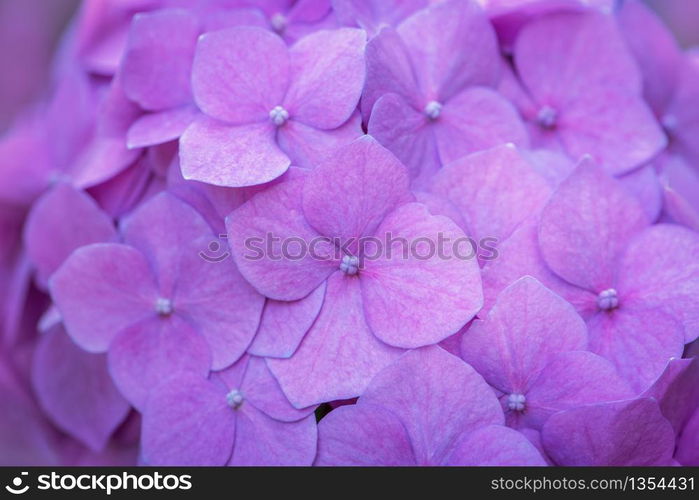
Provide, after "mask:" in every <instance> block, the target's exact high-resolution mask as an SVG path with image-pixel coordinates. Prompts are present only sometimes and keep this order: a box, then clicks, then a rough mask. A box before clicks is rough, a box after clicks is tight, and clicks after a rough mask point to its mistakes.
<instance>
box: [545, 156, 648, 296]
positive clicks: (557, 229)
mask: <svg viewBox="0 0 699 500" xmlns="http://www.w3.org/2000/svg"><path fill="white" fill-rule="evenodd" d="M647 225H648V219H647V217H646V215H645V213H644V212H643V209H642V208H641V205H640V204H639V203H638V201H636V199H634V198H633V197H632V196H631V195H629V194H628V193H627V192H626V191H624V190H623V188H622V187H621V185H620V184H618V183H617V182H616V181H614V180H613V179H612V178H610V177H609V176H607V175H606V174H605V173H604V172H603V171H602V170H601V169H600V168H599V167H597V166H596V165H595V164H594V163H592V162H591V161H589V160H583V161H582V162H581V163H580V164H579V165H578V167H577V168H576V169H575V171H574V172H573V173H572V174H571V175H570V177H568V178H567V179H566V180H565V181H563V182H562V183H561V185H560V186H559V187H558V189H557V190H556V191H555V193H554V194H553V196H552V197H551V200H550V201H549V202H548V204H547V205H546V207H545V208H544V210H543V212H542V214H541V223H540V226H539V244H540V248H541V252H542V254H543V257H544V259H545V260H546V263H547V264H548V266H549V267H550V268H551V270H552V271H554V272H555V273H556V274H558V275H559V276H560V277H562V278H563V279H565V280H567V281H569V282H570V283H573V284H575V285H578V286H580V287H583V288H586V289H588V290H590V291H592V292H595V293H599V292H601V291H603V290H606V289H608V288H611V287H613V286H614V270H615V263H616V262H617V260H618V259H619V257H620V254H621V252H622V250H623V249H624V247H625V246H626V245H627V243H628V242H629V240H630V239H631V238H632V237H633V236H634V235H635V234H636V233H638V232H639V231H641V230H642V229H644V228H645V227H646V226H647Z"/></svg>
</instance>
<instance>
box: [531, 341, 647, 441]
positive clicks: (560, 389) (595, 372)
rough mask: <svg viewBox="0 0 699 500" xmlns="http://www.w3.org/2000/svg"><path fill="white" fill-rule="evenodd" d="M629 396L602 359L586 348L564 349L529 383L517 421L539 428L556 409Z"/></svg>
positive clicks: (613, 369)
mask: <svg viewBox="0 0 699 500" xmlns="http://www.w3.org/2000/svg"><path fill="white" fill-rule="evenodd" d="M633 396H634V392H633V391H632V390H631V388H630V387H629V385H628V384H627V383H626V382H625V381H624V380H623V379H622V378H621V377H619V375H617V372H616V369H615V368H614V365H612V364H611V363H610V362H609V361H607V360H606V359H604V358H602V357H600V356H597V355H595V354H592V353H591V352H587V351H570V352H564V353H561V354H558V355H556V356H554V357H552V358H551V361H550V362H549V363H548V364H547V365H546V366H545V367H544V368H543V370H541V372H539V375H538V377H537V378H536V380H534V381H533V382H532V383H531V389H529V391H527V394H526V398H527V401H526V411H525V413H524V414H523V415H522V418H521V419H519V422H518V423H519V424H520V425H522V424H524V425H526V426H528V427H531V428H534V429H541V428H542V427H543V425H544V423H545V422H546V420H547V419H548V418H549V417H550V416H551V415H553V414H554V413H556V412H558V411H561V410H567V409H569V408H576V407H578V406H583V405H586V404H592V403H602V402H606V401H616V400H620V399H627V398H631V397H633Z"/></svg>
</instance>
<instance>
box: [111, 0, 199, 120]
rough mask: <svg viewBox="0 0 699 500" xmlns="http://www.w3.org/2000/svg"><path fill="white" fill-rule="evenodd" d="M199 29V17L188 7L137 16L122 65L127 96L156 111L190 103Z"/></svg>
mask: <svg viewBox="0 0 699 500" xmlns="http://www.w3.org/2000/svg"><path fill="white" fill-rule="evenodd" d="M199 31H200V27H199V23H198V21H197V18H196V16H194V15H192V14H191V13H190V12H188V11H186V10H181V9H165V10H160V11H156V12H151V13H141V14H139V15H137V16H135V17H134V20H133V22H132V23H131V27H130V33H129V41H128V45H127V47H126V52H125V53H124V56H123V63H122V64H123V66H122V68H121V72H122V81H123V85H124V92H125V93H126V95H127V96H129V98H130V99H132V100H134V101H136V102H137V103H139V105H140V106H141V107H143V108H144V109H148V110H156V111H157V110H163V109H167V108H172V107H176V106H180V105H182V104H185V103H187V102H189V101H190V100H191V99H192V96H191V90H190V83H189V81H190V75H191V71H192V60H193V59H194V49H195V47H196V44H197V37H198V36H199Z"/></svg>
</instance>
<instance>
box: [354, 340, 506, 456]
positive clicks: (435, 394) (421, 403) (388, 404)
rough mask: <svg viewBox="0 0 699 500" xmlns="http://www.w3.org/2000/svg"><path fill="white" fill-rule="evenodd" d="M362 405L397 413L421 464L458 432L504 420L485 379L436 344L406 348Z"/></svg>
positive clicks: (446, 447)
mask: <svg viewBox="0 0 699 500" xmlns="http://www.w3.org/2000/svg"><path fill="white" fill-rule="evenodd" d="M398 387H400V388H401V390H396V388H398ZM360 404H372V405H378V406H380V407H382V408H385V409H386V410H389V411H390V412H391V413H393V414H394V415H396V416H397V417H398V418H399V419H400V420H401V422H403V425H405V427H406V430H407V432H408V435H409V436H410V440H411V442H412V444H413V449H414V452H415V456H416V459H417V462H418V463H422V464H425V463H438V462H440V461H441V460H442V459H443V458H444V457H445V455H446V454H447V453H448V452H449V447H450V446H451V444H452V443H453V441H454V440H455V439H456V438H457V437H458V436H459V435H460V434H461V433H467V432H472V431H475V430H477V429H479V428H480V427H483V426H486V425H490V424H501V423H503V416H502V410H501V409H500V404H499V403H498V401H497V399H496V398H495V394H494V393H493V391H492V389H491V388H490V387H488V384H486V383H485V381H484V380H483V378H482V377H481V376H480V375H479V374H478V373H477V372H476V371H475V370H474V369H473V368H471V367H470V366H469V365H467V364H466V363H464V362H463V361H461V360H460V359H459V358H457V357H456V356H452V355H451V354H449V353H447V352H446V351H444V350H443V349H441V348H439V347H436V346H431V347H425V348H421V349H416V350H412V351H408V352H407V353H405V354H404V355H403V356H401V357H400V358H399V359H398V360H397V361H395V362H394V363H392V364H391V365H390V366H388V367H387V368H386V369H384V370H382V371H381V372H380V373H379V374H378V375H376V377H374V379H373V380H372V381H371V384H370V385H369V387H368V388H367V389H366V391H364V394H363V395H362V396H361V398H360Z"/></svg>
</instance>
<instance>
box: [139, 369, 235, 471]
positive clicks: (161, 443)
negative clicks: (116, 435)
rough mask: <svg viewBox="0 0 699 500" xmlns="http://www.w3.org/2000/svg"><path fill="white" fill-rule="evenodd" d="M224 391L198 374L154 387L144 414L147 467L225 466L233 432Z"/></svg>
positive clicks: (233, 422) (232, 415)
mask: <svg viewBox="0 0 699 500" xmlns="http://www.w3.org/2000/svg"><path fill="white" fill-rule="evenodd" d="M236 420H237V418H236V414H235V413H234V412H233V411H232V410H231V408H230V407H229V406H228V405H227V404H226V392H225V389H224V388H223V387H221V386H219V385H217V384H215V383H213V382H210V381H207V380H205V379H203V378H201V379H200V378H197V377H192V376H189V377H187V376H183V377H175V378H173V379H171V380H170V381H169V382H168V383H166V384H162V385H159V386H158V388H157V390H155V391H153V394H152V396H151V397H150V399H149V400H148V406H147V407H146V409H145V411H144V414H143V436H142V438H141V445H142V450H141V453H142V455H143V460H144V462H145V463H147V464H149V465H155V466H157V465H179V466H183V465H225V464H226V462H227V461H228V459H229V458H230V456H231V451H232V449H233V442H234V440H235V435H236Z"/></svg>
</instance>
